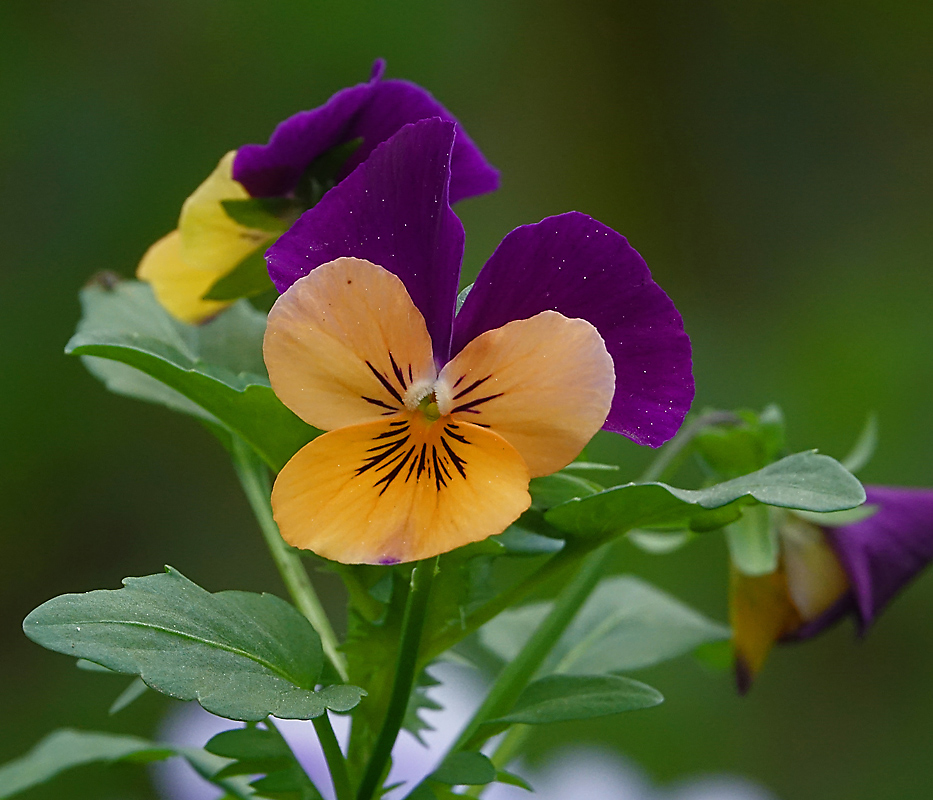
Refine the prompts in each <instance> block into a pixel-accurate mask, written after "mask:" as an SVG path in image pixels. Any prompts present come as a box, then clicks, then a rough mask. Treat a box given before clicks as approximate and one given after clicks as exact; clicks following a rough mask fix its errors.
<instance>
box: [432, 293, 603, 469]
mask: <svg viewBox="0 0 933 800" xmlns="http://www.w3.org/2000/svg"><path fill="white" fill-rule="evenodd" d="M614 389H615V373H614V370H613V366H612V358H611V357H610V356H609V353H608V352H607V351H606V345H605V343H604V342H603V340H602V337H601V336H600V335H599V332H598V331H597V330H596V328H594V327H593V326H592V325H591V324H590V323H589V322H587V321H586V320H582V319H569V318H567V317H565V316H563V315H562V314H558V313H557V312H556V311H544V312H542V313H540V314H537V315H535V316H534V317H531V318H530V319H523V320H517V321H515V322H510V323H508V324H507V325H503V326H502V327H501V328H497V329H495V330H491V331H487V332H486V333H483V334H482V335H480V336H478V337H477V338H476V339H474V340H473V341H472V342H470V343H469V344H468V345H467V346H466V347H464V348H463V350H462V351H461V352H460V353H459V355H457V357H456V358H454V359H453V360H452V361H451V362H450V363H449V364H447V366H445V367H444V369H443V370H442V372H441V376H440V378H439V379H438V383H437V403H438V408H439V409H440V411H441V413H442V414H446V413H449V414H452V415H453V417H454V418H455V419H457V420H459V421H463V422H471V423H474V424H477V425H482V426H484V427H489V428H491V429H492V430H494V431H495V432H496V433H498V434H499V435H500V436H502V437H503V438H504V439H505V440H506V441H507V442H508V443H509V444H511V445H512V447H514V448H515V449H516V450H518V452H519V453H521V455H522V458H524V459H525V462H526V463H527V464H528V469H529V470H530V472H531V475H532V477H535V476H538V475H548V474H550V473H552V472H556V471H557V470H559V469H561V468H562V467H565V466H566V465H567V464H569V463H570V462H571V461H573V459H574V458H576V456H577V455H578V454H579V453H580V451H581V450H582V449H583V447H584V445H585V444H586V443H587V442H588V441H589V440H590V439H591V438H593V435H594V434H595V433H596V431H598V430H599V429H600V428H601V427H602V425H603V423H604V422H605V421H606V415H607V414H608V413H609V407H610V404H611V403H612V395H613V391H614Z"/></svg>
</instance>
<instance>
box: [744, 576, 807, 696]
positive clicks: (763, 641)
mask: <svg viewBox="0 0 933 800" xmlns="http://www.w3.org/2000/svg"><path fill="white" fill-rule="evenodd" d="M729 621H730V623H731V624H732V647H733V649H734V651H735V662H736V663H735V666H736V673H737V677H738V681H739V688H740V690H741V691H743V692H744V691H746V690H747V689H748V687H749V686H750V685H751V682H752V680H753V679H754V677H755V676H756V675H757V674H758V672H759V671H760V670H761V668H762V667H763V666H764V663H765V659H766V658H767V657H768V653H770V652H771V648H772V647H773V646H774V643H775V642H776V641H777V640H778V639H780V638H781V637H782V636H786V635H787V634H789V633H792V632H793V631H794V630H796V629H797V628H798V627H800V624H801V619H800V615H799V614H798V613H797V610H796V609H795V608H794V605H793V603H792V602H791V599H790V595H789V593H788V590H787V578H786V576H785V574H784V570H783V569H779V570H777V571H776V572H773V573H771V574H769V575H754V576H752V575H745V574H743V573H742V572H740V571H739V570H738V569H736V568H735V567H734V566H733V567H732V570H731V575H730V587H729Z"/></svg>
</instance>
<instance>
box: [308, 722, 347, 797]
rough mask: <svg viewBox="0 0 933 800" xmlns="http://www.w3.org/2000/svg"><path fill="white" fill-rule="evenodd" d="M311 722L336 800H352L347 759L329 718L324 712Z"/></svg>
mask: <svg viewBox="0 0 933 800" xmlns="http://www.w3.org/2000/svg"><path fill="white" fill-rule="evenodd" d="M311 722H312V723H314V730H315V731H317V738H318V741H320V743H321V749H322V750H323V751H324V758H325V760H326V761H327V768H328V769H329V770H330V777H331V779H332V780H333V781H334V791H335V792H336V793H337V800H353V787H352V786H351V784H350V775H349V773H348V772H347V759H346V758H344V755H343V751H342V750H341V749H340V744H339V743H338V742H337V736H336V735H335V734H334V729H333V726H331V724H330V717H329V716H328V715H327V712H326V711H325V712H324V713H323V714H321V716H319V717H315V718H314V719H313V720H311Z"/></svg>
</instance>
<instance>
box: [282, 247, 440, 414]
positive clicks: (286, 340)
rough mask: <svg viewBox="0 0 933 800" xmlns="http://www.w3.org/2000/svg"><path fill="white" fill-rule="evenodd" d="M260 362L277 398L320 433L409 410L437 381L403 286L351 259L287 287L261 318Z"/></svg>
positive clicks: (427, 342) (423, 328) (427, 339)
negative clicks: (262, 359)
mask: <svg viewBox="0 0 933 800" xmlns="http://www.w3.org/2000/svg"><path fill="white" fill-rule="evenodd" d="M263 355H264V357H265V360H266V367H267V368H268V370H269V380H270V381H271V383H272V388H273V390H274V391H275V393H276V395H278V397H279V399H280V400H281V401H282V402H283V403H285V405H287V406H288V407H289V408H290V409H291V410H292V411H294V412H295V413H296V414H297V415H298V416H299V417H301V418H302V419H303V420H304V421H305V422H307V423H308V424H310V425H314V426H315V427H317V428H321V429H322V430H333V429H335V428H342V427H344V426H346V425H356V424H359V423H364V422H371V421H375V420H380V419H384V418H386V417H389V416H391V415H392V414H395V413H397V412H398V411H399V410H401V409H403V408H406V407H407V408H408V409H409V410H413V409H414V408H416V407H417V405H418V401H419V400H420V399H421V398H422V397H423V396H424V394H426V393H427V392H429V391H430V387H431V386H432V385H433V382H434V379H435V377H436V375H437V372H436V369H435V366H434V358H433V355H432V349H431V339H430V337H429V336H428V329H427V327H426V326H425V323H424V317H423V316H422V315H421V312H420V311H419V310H418V309H417V308H416V307H415V304H414V303H413V302H412V301H411V298H410V297H409V296H408V292H407V291H406V289H405V286H404V284H403V283H402V282H401V281H400V280H399V279H398V278H397V277H395V275H393V274H392V273H391V272H389V271H388V270H385V269H383V268H382V267H378V266H376V265H375V264H371V263H370V262H369V261H362V260H360V259H358V258H339V259H337V260H336V261H331V262H329V263H327V264H323V265H322V266H320V267H317V268H316V269H314V270H312V271H311V272H310V273H309V274H308V275H306V276H305V277H303V278H300V279H299V280H297V281H295V283H293V284H292V285H291V287H289V289H288V290H287V291H286V292H285V294H283V295H282V296H281V297H280V298H279V299H278V300H277V301H276V302H275V305H274V306H273V307H272V311H271V312H269V324H268V327H267V328H266V337H265V341H264V343H263Z"/></svg>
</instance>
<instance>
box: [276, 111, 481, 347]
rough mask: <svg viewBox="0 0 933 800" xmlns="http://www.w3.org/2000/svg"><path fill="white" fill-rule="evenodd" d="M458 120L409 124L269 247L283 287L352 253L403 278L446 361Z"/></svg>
mask: <svg viewBox="0 0 933 800" xmlns="http://www.w3.org/2000/svg"><path fill="white" fill-rule="evenodd" d="M455 136H459V133H458V132H457V131H456V127H455V125H454V124H453V123H452V122H446V121H444V120H441V119H436V118H435V119H427V120H422V121H421V122H417V123H414V124H412V125H406V126H405V127H404V128H402V129H401V130H400V131H399V132H398V133H397V134H395V136H393V137H392V138H391V139H389V141H387V142H385V143H384V144H382V145H380V146H379V147H377V148H376V150H375V151H374V152H373V154H372V156H370V158H369V159H368V160H367V161H366V162H364V163H363V164H361V165H360V166H359V167H357V169H356V170H354V172H353V173H351V174H350V175H349V176H348V177H347V178H346V179H345V180H343V181H341V182H340V183H339V184H337V186H335V187H334V188H333V189H331V190H330V191H329V192H328V193H327V194H325V195H324V197H323V198H322V199H321V201H320V202H319V203H318V204H317V205H316V206H315V207H314V208H312V209H310V210H309V211H306V212H305V213H304V214H303V215H302V216H301V217H300V218H299V219H298V221H297V222H296V223H295V224H294V225H292V227H291V228H290V229H289V230H288V232H287V233H285V234H284V235H283V236H282V237H281V238H280V239H279V240H278V241H277V242H276V243H275V244H274V245H273V246H272V247H270V248H269V250H267V251H266V261H267V262H268V264H269V275H270V276H271V277H272V281H273V283H275V286H276V288H277V289H278V290H279V291H280V292H284V291H285V290H286V289H288V287H289V286H291V285H292V284H293V283H294V282H295V281H296V280H298V279H299V278H301V277H303V276H305V275H307V274H308V273H309V272H310V271H311V270H312V269H314V268H315V267H319V266H320V265H321V264H326V263H327V262H328V261H333V260H334V259H337V258H341V257H343V256H352V257H354V258H365V259H366V260H368V261H371V262H372V263H374V264H378V265H379V266H380V267H384V268H385V269H387V270H389V272H392V273H394V274H395V275H397V276H398V277H399V278H400V279H401V280H402V282H403V283H404V284H405V287H406V288H407V289H408V293H409V295H411V299H412V300H413V301H414V303H415V305H416V306H417V307H418V309H419V310H420V311H421V313H422V314H423V315H424V319H425V322H426V323H427V326H428V332H429V333H430V334H431V339H432V341H433V343H434V357H435V359H437V360H438V361H439V362H440V363H443V362H444V361H446V360H447V357H448V353H449V351H450V335H451V323H452V321H453V314H454V308H455V306H456V302H457V288H458V284H459V281H460V261H461V259H462V258H463V226H462V225H461V224H460V220H459V219H458V218H457V215H456V214H454V212H453V211H451V210H450V203H449V202H448V194H447V192H448V185H449V181H450V159H451V151H452V149H453V145H454V139H455Z"/></svg>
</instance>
